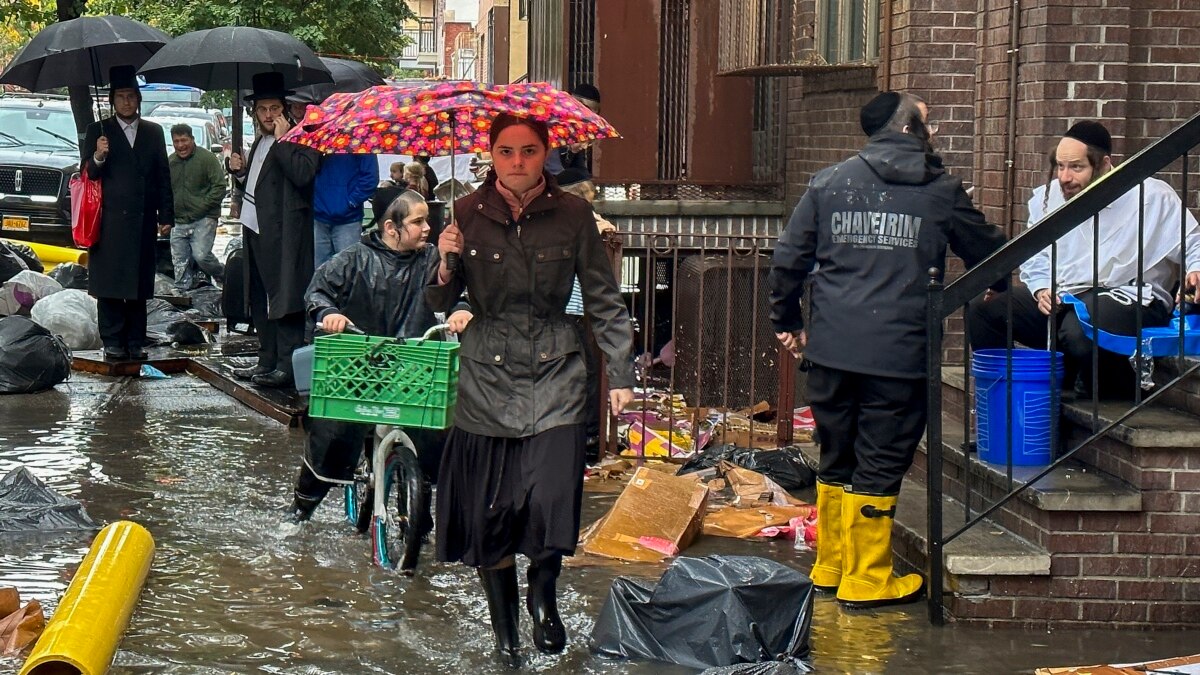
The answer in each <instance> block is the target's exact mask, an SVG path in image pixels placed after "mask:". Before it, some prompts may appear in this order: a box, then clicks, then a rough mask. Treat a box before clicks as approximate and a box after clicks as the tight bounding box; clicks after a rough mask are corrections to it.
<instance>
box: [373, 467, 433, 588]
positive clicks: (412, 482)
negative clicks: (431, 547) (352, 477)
mask: <svg viewBox="0 0 1200 675" xmlns="http://www.w3.org/2000/svg"><path fill="white" fill-rule="evenodd" d="M383 470H384V476H383V486H382V487H383V491H384V492H383V494H384V504H385V507H386V508H385V511H384V513H382V514H378V513H377V514H375V516H374V517H373V518H372V519H371V539H372V541H373V542H374V549H375V555H374V557H375V563H376V564H377V565H379V566H380V567H384V568H387V569H399V570H400V571H401V572H403V573H404V574H407V575H411V574H412V573H413V571H414V570H415V569H416V567H417V559H418V557H419V556H420V553H421V543H422V540H423V539H424V537H425V535H426V534H428V533H429V531H430V529H431V525H432V523H431V519H430V516H429V501H430V492H431V488H430V486H429V483H428V482H427V481H426V480H425V477H424V475H423V474H422V473H421V465H420V463H419V462H418V461H417V457H416V454H415V453H414V452H413V451H412V449H410V448H408V447H406V446H403V445H398V446H397V448H396V451H395V452H392V453H391V454H389V455H388V457H387V460H386V462H385V463H384V468H383Z"/></svg>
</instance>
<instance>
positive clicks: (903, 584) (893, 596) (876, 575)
mask: <svg viewBox="0 0 1200 675" xmlns="http://www.w3.org/2000/svg"><path fill="white" fill-rule="evenodd" d="M817 517H818V519H819V518H820V514H819V513H818V516H817ZM895 517H896V496H895V495H892V496H886V497H881V496H876V495H865V494H856V493H854V492H850V491H846V492H845V494H844V495H843V496H842V532H843V536H842V542H843V543H842V547H843V555H842V583H841V584H840V585H839V586H838V593H837V598H838V601H839V602H841V603H842V604H843V605H845V606H847V607H852V608H869V607H882V606H884V605H900V604H904V603H908V602H913V601H915V600H917V599H918V598H920V597H921V592H922V591H923V590H924V589H925V580H924V579H922V578H921V575H919V574H908V575H905V576H902V577H897V576H896V575H895V574H894V573H893V571H892V521H893V520H894V519H895Z"/></svg>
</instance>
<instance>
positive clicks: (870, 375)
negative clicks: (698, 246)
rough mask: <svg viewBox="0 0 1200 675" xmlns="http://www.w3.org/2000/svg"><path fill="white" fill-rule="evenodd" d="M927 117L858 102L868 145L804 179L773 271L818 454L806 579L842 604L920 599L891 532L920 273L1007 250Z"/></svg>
mask: <svg viewBox="0 0 1200 675" xmlns="http://www.w3.org/2000/svg"><path fill="white" fill-rule="evenodd" d="M927 117H928V107H927V106H926V105H925V102H924V101H922V100H921V99H920V98H918V97H916V96H914V95H912V94H901V93H897V92H885V93H882V94H880V95H879V96H877V97H876V98H875V99H873V100H872V101H871V102H870V103H868V104H867V105H866V106H864V107H863V109H862V119H861V121H862V127H863V131H864V132H866V134H867V135H868V136H869V137H870V140H869V141H868V143H867V145H866V147H864V148H863V149H862V151H861V152H859V153H858V154H857V155H855V156H854V157H852V158H850V159H848V160H846V161H844V162H842V163H841V164H838V165H836V166H832V167H829V168H827V169H824V170H823V171H821V172H819V173H817V174H816V176H814V177H813V179H812V181H811V183H810V184H809V188H808V191H807V192H806V193H805V194H804V197H803V199H801V201H800V204H799V205H798V206H797V207H796V210H795V212H794V213H793V214H792V218H791V220H790V221H789V222H788V225H787V227H786V229H785V230H784V231H783V233H782V234H781V235H780V238H779V242H778V244H777V246H776V248H775V254H774V260H773V262H772V266H771V277H770V289H771V321H772V323H773V324H774V326H775V330H776V331H777V332H778V337H779V339H780V341H781V342H782V343H783V344H784V345H785V346H786V347H787V348H788V349H790V350H792V351H793V352H794V353H798V352H799V351H800V350H801V349H803V350H804V358H805V360H806V361H807V363H808V365H809V367H810V370H809V375H808V395H809V402H810V404H811V406H812V411H813V416H814V417H815V418H816V422H817V436H818V439H819V441H820V445H821V462H820V464H821V465H820V469H819V471H818V485H817V511H818V532H817V541H818V548H817V560H816V563H815V564H814V566H813V571H812V575H811V576H812V579H813V583H814V585H816V586H817V588H818V589H819V590H824V591H828V592H832V591H834V590H836V592H837V597H838V600H840V601H841V602H842V603H843V604H846V605H848V606H856V607H875V606H880V605H886V604H897V603H901V602H910V601H912V600H915V599H917V598H918V597H919V596H920V594H921V591H922V590H923V587H924V581H923V580H922V578H921V576H920V575H917V574H910V575H907V576H903V577H896V576H894V575H893V571H892V546H891V532H892V520H893V517H894V515H895V512H896V498H897V495H899V493H900V482H901V480H902V479H903V477H904V473H905V472H906V471H907V470H908V468H909V466H910V465H911V464H912V459H913V454H914V453H915V451H916V448H917V444H918V443H919V442H920V440H921V436H922V435H923V433H924V430H925V421H926V392H925V387H926V381H925V376H926V372H925V322H926V316H925V298H926V286H927V284H928V282H929V276H928V270H929V269H930V268H937V269H944V267H945V259H946V247H947V245H949V247H950V248H951V249H953V251H954V252H955V253H956V254H958V255H959V256H960V257H961V258H962V259H963V260H964V261H965V262H966V264H967V265H968V266H970V265H974V264H976V263H978V262H979V261H980V260H982V259H983V258H985V257H986V256H987V255H988V254H990V253H991V252H992V251H994V250H995V249H997V248H999V247H1000V245H1001V244H1002V243H1003V242H1004V235H1003V233H1002V232H1001V231H1000V229H999V228H997V227H994V226H990V225H988V224H987V223H986V222H985V221H984V217H983V214H981V213H980V212H979V211H978V210H977V209H976V208H975V207H974V205H972V203H971V199H970V197H969V196H968V195H967V193H966V192H965V191H964V190H963V187H962V182H961V181H960V180H959V179H958V178H955V177H953V176H951V175H950V174H948V173H946V171H945V169H944V168H943V167H942V160H941V158H940V157H938V156H937V155H936V154H935V153H934V151H933V147H932V145H931V143H930V136H931V135H930V126H931V125H929V124H928V121H927ZM809 277H811V280H812V290H811V296H810V298H809V305H810V307H811V319H810V324H809V325H808V327H807V328H806V327H805V325H804V320H803V317H802V316H801V307H800V299H801V295H802V292H803V287H804V283H805V281H806V280H807V279H809Z"/></svg>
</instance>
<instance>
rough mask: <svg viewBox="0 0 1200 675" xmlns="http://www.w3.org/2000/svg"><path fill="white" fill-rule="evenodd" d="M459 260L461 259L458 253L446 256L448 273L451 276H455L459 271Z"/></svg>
mask: <svg viewBox="0 0 1200 675" xmlns="http://www.w3.org/2000/svg"><path fill="white" fill-rule="evenodd" d="M459 260H460V258H459V256H458V254H457V253H447V254H446V272H448V273H449V274H450V275H451V276H454V273H455V272H457V271H458V263H459Z"/></svg>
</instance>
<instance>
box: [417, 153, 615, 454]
mask: <svg viewBox="0 0 1200 675" xmlns="http://www.w3.org/2000/svg"><path fill="white" fill-rule="evenodd" d="M545 178H546V189H545V191H544V192H543V193H542V194H541V195H538V196H537V197H536V198H535V199H534V200H533V201H532V202H531V203H530V204H529V205H528V206H527V207H526V208H525V210H524V211H523V212H522V214H521V217H520V218H519V219H518V220H517V221H515V222H514V221H513V218H512V213H511V212H510V211H509V208H508V205H507V204H506V203H505V201H504V197H503V196H502V195H501V194H500V193H499V192H498V191H497V189H496V174H495V172H492V173H491V174H489V175H488V177H487V180H486V181H484V184H483V185H482V186H481V187H480V188H479V190H477V191H475V192H473V193H472V194H470V195H467V196H466V197H463V198H462V199H459V200H458V201H456V202H455V203H454V209H455V218H456V220H457V221H458V227H459V229H460V230H462V235H463V241H464V245H463V254H462V263H461V264H460V265H459V267H458V270H457V271H456V272H455V274H454V276H453V277H452V278H451V280H450V282H449V283H447V284H445V285H440V286H439V285H438V283H437V282H438V279H437V272H436V270H435V271H434V273H433V276H432V278H431V281H430V285H429V286H428V288H427V289H426V294H427V299H428V300H429V304H430V307H431V308H432V309H433V310H434V311H447V310H449V309H451V308H452V307H453V306H454V305H455V303H456V302H457V301H458V299H459V297H460V295H461V294H462V292H463V290H464V288H465V289H466V291H467V295H468V297H469V298H470V303H471V311H472V312H474V315H475V316H474V318H473V319H472V320H471V323H470V324H468V326H467V329H466V330H465V331H464V332H463V334H462V336H461V339H462V347H461V348H460V351H459V355H460V357H461V358H460V362H461V371H460V374H459V380H458V407H457V409H456V410H455V414H454V423H455V426H457V427H459V428H460V429H462V430H464V431H467V432H470V433H473V434H479V435H484V436H494V437H502V438H523V437H526V436H532V435H534V434H539V433H541V432H543V431H546V430H548V429H553V428H555V427H560V426H563V425H567V424H582V423H583V422H584V421H585V418H586V416H585V406H586V405H587V404H588V403H587V387H586V378H587V372H586V370H587V369H586V366H585V363H584V358H585V356H584V352H583V341H582V336H581V335H580V332H579V329H578V326H577V324H576V323H575V322H574V321H572V319H571V318H570V317H568V316H567V314H566V311H565V310H566V307H567V301H568V300H569V299H570V297H571V282H572V280H573V279H575V277H576V276H578V277H579V280H580V286H581V287H582V289H583V303H584V308H585V311H586V313H587V316H588V317H589V319H590V320H591V324H592V330H593V332H594V333H595V336H596V342H597V344H598V345H599V346H600V349H601V351H602V352H603V353H604V355H605V357H606V358H607V361H608V364H607V366H608V378H609V386H610V387H611V388H613V389H621V388H626V387H632V386H633V384H634V379H633V367H632V361H631V350H632V347H633V334H632V330H631V326H630V322H629V314H628V312H627V310H626V308H625V304H624V302H623V301H622V299H621V294H620V288H619V286H618V285H617V280H616V278H615V277H614V275H613V272H612V267H611V266H610V264H609V262H608V258H607V256H606V254H605V250H604V245H603V243H602V242H601V240H600V234H599V232H598V231H597V230H596V221H595V218H594V217H593V216H592V209H591V205H589V204H588V203H587V202H586V201H584V200H583V199H580V198H578V197H576V196H574V195H571V194H568V193H565V192H563V191H562V190H560V189H559V188H558V186H557V185H556V184H555V183H554V179H553V178H552V177H551V176H550V175H549V174H546V176H545Z"/></svg>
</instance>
